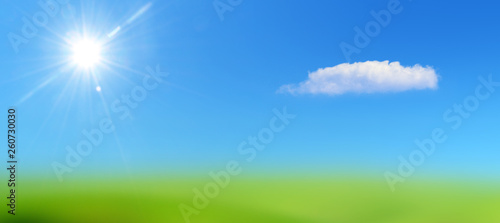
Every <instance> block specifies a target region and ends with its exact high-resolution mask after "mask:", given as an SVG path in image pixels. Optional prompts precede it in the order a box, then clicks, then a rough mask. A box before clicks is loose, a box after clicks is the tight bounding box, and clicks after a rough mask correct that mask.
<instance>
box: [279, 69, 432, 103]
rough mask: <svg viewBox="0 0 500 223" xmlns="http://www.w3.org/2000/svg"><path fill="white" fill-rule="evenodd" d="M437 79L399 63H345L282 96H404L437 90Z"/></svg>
mask: <svg viewBox="0 0 500 223" xmlns="http://www.w3.org/2000/svg"><path fill="white" fill-rule="evenodd" d="M437 87H438V75H437V74H436V71H435V70H434V69H433V68H431V67H429V66H426V67H422V66H420V65H419V64H417V65H415V66H410V67H404V66H401V64H400V63H399V62H392V63H389V61H382V62H380V61H367V62H357V63H353V64H349V63H343V64H339V65H337V66H334V67H327V68H321V69H319V70H317V71H315V72H312V73H309V78H308V79H307V80H305V81H303V82H301V83H299V84H289V85H284V86H281V88H280V89H279V92H281V93H291V94H327V95H341V94H345V93H351V92H352V93H378V92H402V91H408V90H423V89H437Z"/></svg>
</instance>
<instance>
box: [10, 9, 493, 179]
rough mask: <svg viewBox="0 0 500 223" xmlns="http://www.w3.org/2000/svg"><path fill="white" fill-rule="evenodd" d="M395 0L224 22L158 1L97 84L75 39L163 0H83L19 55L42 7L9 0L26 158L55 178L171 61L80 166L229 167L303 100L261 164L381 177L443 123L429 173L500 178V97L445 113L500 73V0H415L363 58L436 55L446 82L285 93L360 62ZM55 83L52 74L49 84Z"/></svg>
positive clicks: (129, 31)
mask: <svg viewBox="0 0 500 223" xmlns="http://www.w3.org/2000/svg"><path fill="white" fill-rule="evenodd" d="M388 2H389V1H360V0H358V1H315V2H308V1H271V2H269V1H266V2H264V1H244V2H243V3H242V4H241V5H238V6H235V7H234V10H233V11H231V12H227V13H225V14H224V20H223V21H221V20H220V19H219V17H218V15H217V13H216V11H215V10H214V8H213V5H212V2H211V1H169V2H168V3H165V2H163V1H153V2H151V3H152V6H151V8H149V10H147V11H146V12H145V13H144V14H142V16H140V17H139V18H138V19H136V20H135V21H134V22H132V23H131V24H129V25H128V26H127V27H125V29H123V30H122V31H121V32H120V33H119V34H118V35H117V37H115V38H114V39H111V40H109V41H108V42H107V44H106V52H105V54H103V57H105V58H106V59H107V60H110V61H113V62H114V63H115V65H116V64H119V65H120V66H114V65H113V66H109V69H103V68H97V72H96V74H95V75H96V76H97V79H98V80H99V84H98V85H99V86H101V87H102V91H101V92H97V91H95V87H96V86H97V84H95V83H93V82H92V81H91V80H90V78H89V77H88V76H85V75H82V76H77V78H76V79H72V78H71V69H70V68H68V65H67V64H61V61H65V60H67V57H69V55H68V48H67V46H65V45H64V40H63V37H65V36H67V33H68V32H79V30H80V31H81V30H82V27H83V25H82V24H85V25H84V26H85V27H86V29H87V31H88V33H89V35H95V36H96V38H105V35H106V34H108V33H109V32H111V31H112V30H113V29H114V28H115V27H116V26H118V25H123V24H125V23H124V22H125V21H126V20H127V19H128V18H130V17H131V16H133V15H134V13H135V12H136V11H137V10H139V9H140V8H141V7H142V6H144V5H147V4H148V3H150V1H126V2H123V1H111V0H110V1H85V3H82V2H80V1H76V0H72V1H70V4H71V6H72V7H73V9H75V11H74V13H73V14H72V17H71V16H70V17H68V18H66V17H64V16H62V15H57V16H56V17H54V18H50V20H49V22H48V24H47V25H46V28H40V29H39V31H38V33H37V36H36V37H34V38H32V39H30V40H29V42H28V43H27V44H24V45H22V46H21V47H20V50H19V52H18V53H16V52H15V51H14V50H13V48H12V46H11V44H10V42H9V39H8V38H7V35H8V33H10V32H15V33H20V32H21V31H20V30H21V28H22V26H23V22H22V18H23V16H32V15H33V14H35V13H36V12H37V11H40V7H39V6H38V5H37V4H36V3H34V2H32V1H16V2H12V1H2V4H3V5H7V6H8V7H2V9H0V24H1V27H2V28H1V29H2V31H3V33H4V38H2V39H3V40H2V41H1V42H0V48H1V49H2V50H1V51H0V59H1V60H0V64H1V67H2V68H3V69H2V78H1V81H0V83H1V85H2V87H1V88H0V89H1V90H0V91H1V93H2V95H4V96H3V97H2V98H1V99H0V103H1V104H2V105H3V107H4V108H7V107H9V106H11V105H15V106H16V107H17V108H18V110H19V127H18V128H19V129H18V131H19V134H20V135H19V136H20V137H19V141H20V145H19V146H20V154H21V155H20V156H21V157H22V159H23V162H24V163H25V164H24V165H25V166H24V168H26V169H27V170H29V172H33V173H42V174H47V175H49V176H52V175H53V171H52V167H51V163H52V162H54V161H59V162H63V161H64V157H65V155H66V152H65V150H64V148H65V147H66V146H67V145H70V146H75V145H76V144H77V143H78V142H79V141H80V140H81V139H82V138H83V137H82V135H81V133H80V132H81V131H82V130H83V129H90V128H93V127H95V126H97V125H98V121H99V120H100V119H101V118H103V117H106V112H105V106H104V105H107V106H110V103H112V102H113V101H114V100H115V99H117V98H119V97H120V96H121V95H122V94H129V93H130V91H131V89H132V88H133V87H134V86H136V85H137V84H140V83H141V81H142V78H143V76H141V74H140V73H142V74H144V73H147V71H146V67H147V66H151V67H156V65H159V66H160V68H161V70H162V71H165V72H168V73H169V76H168V77H166V78H165V82H164V83H162V84H161V85H159V87H158V88H157V89H155V90H152V91H150V92H148V97H147V99H146V100H144V101H142V102H140V103H139V105H138V107H137V108H136V109H133V110H132V114H133V116H134V119H133V120H129V119H126V120H119V118H118V116H117V115H116V114H113V113H112V114H111V118H112V120H113V121H114V124H115V125H116V132H115V134H112V135H106V136H105V138H104V140H103V143H102V144H101V145H100V146H99V147H98V148H95V150H94V152H93V153H92V154H91V155H90V156H88V157H86V158H85V159H84V161H83V162H82V164H81V165H80V166H79V167H78V168H76V170H75V172H74V173H72V175H73V176H76V175H79V174H84V173H89V172H90V173H94V172H96V170H99V171H100V172H99V174H104V175H106V174H119V173H125V172H127V171H131V172H174V173H175V172H184V171H192V172H197V173H205V172H206V171H207V170H208V169H217V168H221V167H222V166H223V165H224V164H225V162H226V161H228V160H230V159H239V158H240V155H239V154H238V152H237V146H238V145H239V143H240V142H242V141H244V140H245V139H246V138H247V137H248V136H250V135H255V134H257V132H259V130H260V129H261V128H263V127H265V126H266V125H267V123H268V122H269V119H270V118H271V117H272V116H273V113H272V110H273V109H274V108H278V109H281V108H283V107H287V109H288V111H289V112H291V113H293V114H296V115H297V118H296V119H295V120H294V121H293V122H292V124H291V125H290V126H288V127H287V129H286V130H285V131H284V132H282V133H280V134H278V135H277V136H276V138H275V140H274V141H273V142H272V144H270V145H269V147H268V149H267V150H266V151H264V152H262V153H261V155H259V157H258V159H256V161H255V162H253V163H252V164H251V166H248V169H249V170H252V171H256V172H259V171H260V172H274V171H277V172H290V173H300V172H305V173H308V172H313V173H317V172H327V173H328V172H342V171H357V170H360V171H363V172H369V173H373V174H375V175H380V176H381V175H382V173H383V172H384V171H386V170H394V169H396V168H397V165H398V160H397V157H398V156H400V155H403V156H407V154H409V153H410V152H411V151H412V150H414V149H416V145H415V144H414V143H413V141H414V140H415V139H423V138H426V137H429V136H430V135H431V132H432V130H433V129H434V128H437V127H442V128H443V129H445V130H446V131H447V133H449V134H448V136H449V139H448V140H447V141H446V142H445V143H443V144H440V145H439V146H438V152H437V153H436V154H434V155H433V156H431V157H430V158H428V159H427V161H426V163H425V165H423V166H422V167H420V168H419V170H418V174H420V175H422V176H425V175H434V174H453V175H470V176H485V177H497V176H498V173H495V172H498V171H497V170H498V169H499V168H500V166H499V165H498V158H499V155H500V152H499V150H498V149H499V148H500V147H499V145H500V142H499V140H498V135H497V134H498V132H499V130H500V129H499V124H500V119H499V117H498V109H499V105H500V103H499V100H500V96H499V95H498V94H500V93H499V92H496V93H493V94H492V95H491V97H490V98H489V99H488V100H485V101H481V104H480V107H479V109H478V110H477V111H475V112H474V113H473V114H472V115H471V117H470V118H469V119H467V120H464V122H463V125H462V127H460V128H459V129H457V130H455V131H453V130H451V129H450V126H451V125H450V124H449V123H446V122H445V121H443V118H442V116H443V113H444V112H445V111H446V110H448V109H450V108H452V107H453V105H454V104H455V103H462V102H463V100H464V99H465V98H466V97H467V96H469V95H472V94H474V90H475V88H476V86H477V85H478V84H479V83H480V82H479V81H478V77H479V76H483V77H485V78H487V77H488V75H490V74H492V75H493V80H500V76H499V75H498V74H499V73H500V67H499V65H498V61H499V59H500V56H499V54H498V51H499V50H500V44H498V36H499V34H500V31H499V30H498V21H499V16H498V13H497V10H496V9H497V8H498V7H497V6H499V5H498V3H497V2H494V1H477V2H475V3H472V4H471V3H465V2H460V1H459V2H453V4H450V3H445V2H436V1H425V0H419V1H411V2H409V1H403V0H402V1H401V7H403V11H402V12H401V13H399V14H397V15H393V17H392V20H391V22H390V24H389V25H388V26H387V27H385V28H383V29H382V30H381V32H380V35H378V36H376V37H374V38H372V41H371V43H370V44H369V45H368V46H367V47H366V48H364V49H362V51H361V53H359V54H354V55H353V56H352V58H351V62H365V61H386V60H388V61H391V62H395V61H397V62H400V63H401V65H403V66H414V65H415V64H420V65H422V66H431V67H432V68H433V69H434V70H435V72H436V74H437V75H439V82H438V88H437V89H434V90H429V89H425V90H409V91H403V92H393V93H370V94H358V93H346V94H342V95H333V96H332V95H325V94H316V95H314V94H299V95H291V94H286V93H278V92H277V91H278V89H279V88H280V87H281V86H283V85H286V84H296V83H300V82H302V81H305V80H306V79H307V75H308V73H310V72H314V71H316V70H318V69H320V68H326V67H333V66H336V65H339V64H342V63H346V62H347V61H346V59H345V57H344V55H343V54H342V51H341V49H340V48H339V44H340V43H341V42H343V41H344V42H348V43H352V42H353V38H354V36H355V32H354V31H353V27H355V26H359V27H364V26H365V25H366V24H367V23H368V22H369V21H372V20H373V18H372V17H371V15H370V11H372V10H374V11H377V12H378V11H380V10H383V9H387V3H388ZM56 64H59V65H57V66H56ZM50 65H54V66H53V67H51V68H48V69H44V68H47V67H48V66H50ZM47 80H52V81H51V82H50V83H48V84H47V85H45V86H44V87H40V88H37V87H38V86H40V85H42V84H43V83H44V82H46V81H47ZM65 86H69V87H68V88H67V89H66V90H64V89H65ZM34 89H38V90H36V91H34ZM29 92H33V94H32V95H31V97H29V98H27V99H26V100H24V101H22V102H21V103H20V101H21V99H22V98H23V97H24V96H26V95H27V94H28V93H29ZM71 95H73V96H71ZM101 95H102V96H101ZM101 97H102V98H101ZM58 99H59V103H57V101H58ZM103 102H104V105H103ZM127 168H128V169H127Z"/></svg>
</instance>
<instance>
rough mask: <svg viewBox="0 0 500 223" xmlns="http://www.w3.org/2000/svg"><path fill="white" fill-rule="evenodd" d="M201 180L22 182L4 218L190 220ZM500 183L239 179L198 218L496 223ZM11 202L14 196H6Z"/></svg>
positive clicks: (231, 222) (209, 222) (223, 221)
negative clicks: (187, 212)
mask: <svg viewBox="0 0 500 223" xmlns="http://www.w3.org/2000/svg"><path fill="white" fill-rule="evenodd" d="M207 182H210V181H209V179H208V178H206V179H201V178H199V180H192V179H180V178H176V179H170V180H164V181H160V180H151V179H148V180H139V178H135V179H127V180H118V179H115V180H96V179H93V180H84V179H82V180H78V181H72V182H70V181H68V182H65V183H62V184H61V183H56V182H49V181H29V180H23V181H21V183H22V184H21V185H19V186H18V191H19V193H18V194H17V199H18V200H17V210H16V211H17V214H16V216H10V215H8V214H7V210H8V207H6V206H5V205H3V206H4V214H2V215H0V222H30V223H37V222H50V223H58V222H176V223H177V222H179V223H180V222H184V221H183V218H182V215H181V213H180V211H179V209H178V206H179V204H180V203H185V204H191V202H192V198H193V193H192V189H193V188H194V187H198V188H201V187H203V185H204V184H205V183H207ZM497 186H498V185H496V186H495V185H492V184H491V183H490V184H483V185H481V184H478V183H476V184H473V183H470V182H469V183H464V182H462V183H457V182H448V183H437V181H428V182H425V183H424V182H418V183H417V182H408V183H405V184H404V185H402V186H401V187H400V188H399V189H398V191H396V192H395V193H392V192H390V190H389V189H388V187H387V185H386V184H385V182H383V181H381V180H368V179H367V180H358V179H343V180H340V179H339V180H327V179H325V178H320V177H318V178H302V179H301V178H299V177H296V178H272V177H260V178H257V177H255V178H246V179H233V181H232V182H231V184H230V185H229V186H228V187H227V188H226V189H223V190H221V193H220V194H219V196H218V197H216V198H214V199H212V200H211V201H210V205H209V206H208V207H207V208H205V209H203V210H201V211H200V213H199V215H196V216H193V217H192V218H191V222H193V223H197V222H199V223H261V222H269V223H337V222H338V223H494V222H500V211H498V208H499V207H500V190H499V189H497V188H498V187H497ZM2 190H3V191H6V188H3V189H2ZM4 202H5V203H6V202H7V200H6V199H4Z"/></svg>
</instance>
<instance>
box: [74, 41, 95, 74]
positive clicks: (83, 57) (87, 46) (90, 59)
mask: <svg viewBox="0 0 500 223" xmlns="http://www.w3.org/2000/svg"><path fill="white" fill-rule="evenodd" d="M72 51H73V62H74V63H75V64H76V65H78V66H79V67H81V68H93V67H94V65H96V64H97V63H99V62H100V60H101V46H100V45H99V44H98V43H97V42H95V41H91V40H81V41H78V42H76V43H75V44H74V45H73V46H72Z"/></svg>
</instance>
